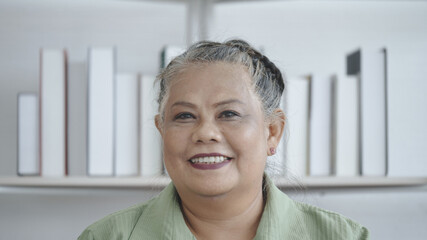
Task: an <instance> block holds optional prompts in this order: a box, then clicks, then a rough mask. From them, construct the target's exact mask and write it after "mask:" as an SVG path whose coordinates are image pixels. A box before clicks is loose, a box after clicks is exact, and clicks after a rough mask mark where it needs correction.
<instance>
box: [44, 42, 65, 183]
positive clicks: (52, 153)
mask: <svg viewBox="0 0 427 240" xmlns="http://www.w3.org/2000/svg"><path fill="white" fill-rule="evenodd" d="M40 55H41V56H40V59H41V63H40V64H41V66H40V123H41V127H40V139H41V143H40V144H41V148H40V149H41V152H40V156H41V175H42V176H48V177H61V176H65V175H66V166H67V165H66V131H67V126H66V106H67V104H66V53H65V51H64V50H60V49H42V50H41V51H40Z"/></svg>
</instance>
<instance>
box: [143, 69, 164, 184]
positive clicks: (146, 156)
mask: <svg viewBox="0 0 427 240" xmlns="http://www.w3.org/2000/svg"><path fill="white" fill-rule="evenodd" d="M154 81H155V77H154V76H150V75H142V76H141V78H140V87H141V90H140V101H141V102H140V113H141V117H140V131H141V133H140V136H141V141H140V144H141V145H140V148H139V149H140V158H141V164H140V167H141V170H140V172H141V175H142V176H144V177H150V176H158V175H161V174H162V172H163V158H162V141H161V136H160V133H159V131H158V130H157V128H156V125H155V115H156V114H157V113H158V103H157V93H158V92H159V90H158V85H154Z"/></svg>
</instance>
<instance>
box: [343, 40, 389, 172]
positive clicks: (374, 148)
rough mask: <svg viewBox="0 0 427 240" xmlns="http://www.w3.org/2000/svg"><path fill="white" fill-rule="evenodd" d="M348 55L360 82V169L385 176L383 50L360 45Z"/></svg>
mask: <svg viewBox="0 0 427 240" xmlns="http://www.w3.org/2000/svg"><path fill="white" fill-rule="evenodd" d="M351 57H353V59H355V60H356V65H355V68H354V69H355V70H356V72H355V73H356V74H357V75H358V76H359V81H360V104H361V105H360V109H361V111H360V114H361V116H360V118H361V129H360V131H361V132H360V134H361V172H362V175H365V176H385V175H386V171H387V157H386V154H387V153H386V147H387V143H386V141H387V139H386V107H385V106H386V101H385V99H386V95H385V94H386V91H385V89H386V88H385V81H386V79H385V77H386V76H385V55H384V51H383V50H382V49H380V48H375V49H371V48H363V49H362V50H358V51H356V52H355V53H353V54H351V55H350V56H349V57H348V58H351ZM357 58H358V59H357ZM357 60H358V62H357ZM357 63H358V64H357Z"/></svg>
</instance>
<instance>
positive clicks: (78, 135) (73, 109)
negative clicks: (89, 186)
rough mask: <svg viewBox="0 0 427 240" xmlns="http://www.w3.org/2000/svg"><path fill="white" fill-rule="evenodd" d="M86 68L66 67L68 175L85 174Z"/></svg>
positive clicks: (80, 65)
mask: <svg viewBox="0 0 427 240" xmlns="http://www.w3.org/2000/svg"><path fill="white" fill-rule="evenodd" d="M87 87H88V84H87V67H86V63H84V62H70V63H69V66H68V86H67V88H68V108H67V109H68V114H67V117H68V132H67V137H68V139H67V144H68V159H67V160H68V175H69V176H85V175H86V174H87V161H86V158H87Z"/></svg>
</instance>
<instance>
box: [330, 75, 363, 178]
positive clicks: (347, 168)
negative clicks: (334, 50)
mask: <svg viewBox="0 0 427 240" xmlns="http://www.w3.org/2000/svg"><path fill="white" fill-rule="evenodd" d="M357 82H358V79H357V78H356V77H351V76H349V77H347V76H345V77H344V76H340V77H338V78H337V79H336V82H335V83H336V85H335V89H334V90H335V92H334V95H335V100H336V101H335V104H334V105H335V115H334V117H335V119H334V123H335V126H334V128H335V131H334V132H335V141H334V142H335V147H334V150H335V152H334V153H333V154H334V155H335V157H334V159H335V162H334V166H335V169H334V172H335V175H337V176H358V175H359V174H360V169H359V165H360V161H359V159H360V158H359V115H358V110H359V103H358V94H357V93H358V84H357Z"/></svg>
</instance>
